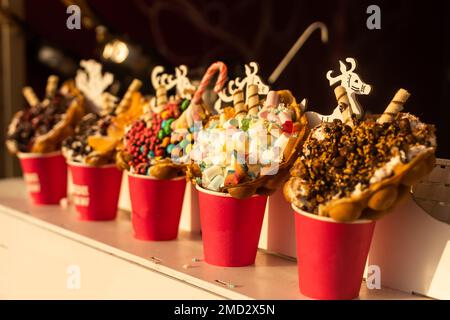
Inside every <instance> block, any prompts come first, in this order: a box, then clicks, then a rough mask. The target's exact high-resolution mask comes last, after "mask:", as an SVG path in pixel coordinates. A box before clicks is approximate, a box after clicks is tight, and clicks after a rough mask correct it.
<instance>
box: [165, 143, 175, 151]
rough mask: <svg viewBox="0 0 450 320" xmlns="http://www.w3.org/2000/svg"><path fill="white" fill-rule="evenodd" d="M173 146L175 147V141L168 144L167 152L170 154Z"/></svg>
mask: <svg viewBox="0 0 450 320" xmlns="http://www.w3.org/2000/svg"><path fill="white" fill-rule="evenodd" d="M173 148H175V145H174V144H173V143H171V144H169V145H168V146H167V149H166V151H167V153H168V154H171V153H172V150H173Z"/></svg>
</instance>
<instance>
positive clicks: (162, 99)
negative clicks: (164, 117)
mask: <svg viewBox="0 0 450 320" xmlns="http://www.w3.org/2000/svg"><path fill="white" fill-rule="evenodd" d="M166 104H167V90H166V87H165V86H160V87H159V88H158V89H156V110H155V112H156V113H160V112H161V111H163V110H164V107H165V106H166Z"/></svg>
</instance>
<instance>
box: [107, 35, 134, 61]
mask: <svg viewBox="0 0 450 320" xmlns="http://www.w3.org/2000/svg"><path fill="white" fill-rule="evenodd" d="M129 53H130V50H129V49H128V45H127V44H126V43H125V42H123V41H120V40H113V41H111V42H109V43H107V44H106V45H105V48H104V49H103V58H104V59H106V60H111V61H112V62H115V63H122V62H124V61H125V60H126V59H127V58H128V55H129Z"/></svg>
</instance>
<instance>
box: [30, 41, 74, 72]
mask: <svg viewBox="0 0 450 320" xmlns="http://www.w3.org/2000/svg"><path fill="white" fill-rule="evenodd" d="M37 56H38V60H39V61H40V62H41V63H43V64H44V65H46V66H48V67H50V68H51V69H54V70H57V71H58V72H59V73H61V74H63V75H65V76H71V75H73V74H74V73H75V72H76V69H77V64H76V63H75V61H74V60H73V59H71V58H69V57H68V56H66V55H65V54H64V53H63V52H62V51H61V50H59V49H56V48H54V47H51V46H48V45H44V46H42V47H40V48H39V49H38V53H37Z"/></svg>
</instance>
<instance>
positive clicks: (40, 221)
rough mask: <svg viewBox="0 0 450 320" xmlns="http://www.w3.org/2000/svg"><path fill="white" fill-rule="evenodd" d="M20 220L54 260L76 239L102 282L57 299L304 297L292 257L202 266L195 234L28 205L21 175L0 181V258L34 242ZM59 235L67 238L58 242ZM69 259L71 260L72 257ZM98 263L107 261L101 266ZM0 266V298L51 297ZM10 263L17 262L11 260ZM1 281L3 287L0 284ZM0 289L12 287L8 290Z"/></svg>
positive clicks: (262, 255)
mask: <svg viewBox="0 0 450 320" xmlns="http://www.w3.org/2000/svg"><path fill="white" fill-rule="evenodd" d="M2 221H3V222H2ZM5 221H6V222H5ZM8 223H9V224H8ZM8 225H9V226H10V227H8ZM20 225H24V226H23V227H24V228H25V226H31V227H32V228H33V229H37V230H38V231H36V232H37V233H36V236H37V237H43V235H44V234H49V235H50V234H51V236H50V237H51V239H52V240H48V241H47V242H46V243H45V246H44V245H43V246H44V247H45V248H41V249H42V250H44V249H45V252H47V253H49V252H50V253H51V256H52V258H54V259H58V257H59V255H61V256H64V254H66V255H67V254H68V252H67V251H68V250H69V249H67V247H68V246H69V243H71V244H73V245H76V246H77V249H76V250H75V249H74V251H77V252H78V251H80V256H83V259H85V260H86V261H85V260H83V261H85V262H86V263H89V264H90V265H91V267H90V269H89V268H88V270H89V272H91V274H89V275H88V276H89V278H90V279H91V281H93V282H95V279H100V280H101V281H102V285H97V286H95V288H94V287H93V288H92V289H91V291H89V290H88V291H86V290H84V293H83V294H80V295H79V296H77V295H74V294H73V293H70V294H67V293H64V290H62V289H61V291H60V293H59V294H61V297H62V298H74V297H75V298H105V297H106V298H111V297H114V298H127V297H129V298H135V299H136V298H171V297H173V298H181V299H182V298H200V299H210V298H219V299H220V298H229V299H306V298H305V297H303V296H302V295H301V294H300V293H299V291H298V283H297V266H296V262H295V261H292V259H285V258H282V257H278V256H275V255H272V254H269V253H266V252H263V251H259V252H258V255H257V259H256V263H255V265H254V266H250V267H244V268H223V267H215V266H211V265H208V264H206V263H205V262H203V261H198V262H193V259H194V258H196V259H199V260H201V259H202V256H203V249H202V242H201V237H200V235H199V234H194V233H188V232H180V235H179V238H178V240H176V241H166V242H144V241H139V240H136V239H134V238H133V236H132V234H131V223H130V220H129V213H126V212H120V214H119V217H118V219H117V220H116V221H110V222H83V221H79V220H77V218H76V214H75V212H74V211H73V209H71V208H69V209H63V208H61V207H59V206H42V207H37V206H32V205H30V204H29V202H28V200H27V195H26V191H25V186H24V183H23V182H22V180H21V179H7V180H1V181H0V261H1V260H3V259H6V257H7V256H8V255H7V254H5V253H4V252H3V253H2V251H8V250H14V248H13V247H14V243H18V242H20V243H22V245H21V250H22V251H23V252H22V255H26V254H27V252H26V251H27V250H28V249H27V248H28V247H27V246H29V248H30V250H34V249H33V248H34V247H33V245H34V242H35V241H36V242H37V243H39V241H40V239H38V238H33V237H32V236H33V235H34V233H33V234H24V232H25V231H22V232H18V231H17V230H19V228H22V227H20ZM11 228H17V230H11ZM6 229H8V230H6ZM27 232H31V231H27ZM33 232H34V231H33ZM49 239H50V238H49ZM8 241H9V242H8ZM5 242H6V243H5ZM59 242H61V243H62V242H64V243H67V244H65V245H64V246H62V245H61V243H59ZM41 247H42V246H41ZM39 248H40V247H39ZM17 250H18V249H17ZM83 250H84V251H86V252H88V251H89V254H87V253H86V254H84V253H83V254H81V252H82V251H83ZM108 256H109V257H110V258H111V257H112V258H113V260H111V261H109V260H108V261H109V262H106V260H105V259H106V257H108ZM87 257H88V258H87ZM37 259H39V258H37ZM80 259H81V258H80ZM52 261H53V260H52V259H49V260H48V262H46V261H39V263H41V264H44V266H45V264H48V270H53V269H52V266H51V264H52ZM55 261H56V260H55ZM67 261H70V256H69V257H68V258H67V259H66V260H65V262H67ZM74 263H77V261H75V262H74ZM105 264H109V265H107V266H106V267H104V266H105ZM0 265H2V267H1V268H2V269H0V298H1V297H21V296H24V297H26V298H41V297H44V298H47V297H53V298H54V297H55V294H56V293H55V294H54V295H50V294H49V295H45V294H44V295H42V294H41V295H39V292H40V293H42V292H45V290H46V289H49V290H50V289H51V287H48V288H45V287H44V288H40V291H39V290H37V289H36V288H35V287H36V286H37V285H41V283H42V279H35V281H34V282H33V278H31V280H30V279H28V278H27V279H28V280H27V282H25V283H24V281H23V279H22V278H21V276H20V274H19V273H18V272H17V270H10V269H8V268H12V266H11V264H10V265H9V266H8V263H6V264H4V263H3V262H0ZM187 265H189V266H187ZM5 266H6V267H5ZM100 266H103V267H100ZM28 267H30V266H28ZM116 267H117V270H116V269H115V268H116ZM136 267H138V269H136ZM3 268H6V269H3ZM15 268H16V269H17V268H18V267H17V265H16V266H15ZM118 270H121V271H120V273H119V275H122V276H121V280H120V281H121V282H124V283H126V282H128V283H129V285H128V287H126V286H125V287H126V288H127V290H128V292H120V291H123V286H121V285H119V284H118V283H117V279H116V278H117V272H118ZM58 272H59V271H58ZM64 272H65V271H62V275H58V277H59V278H58V279H59V280H58V279H57V280H58V281H59V283H63V282H64V281H65V280H64V279H65V278H64V277H65V274H64ZM83 272H84V271H83ZM107 274H111V276H110V277H109V279H111V280H110V282H111V284H108V277H107V276H106V275H107ZM146 274H148V276H149V277H151V278H152V279H153V280H151V281H149V284H148V286H149V287H148V290H146V282H145V281H144V278H146ZM5 275H13V276H15V277H17V278H16V279H7V280H5V279H4V278H5ZM83 275H84V273H83ZM137 275H139V276H137ZM55 276H56V275H54V274H51V273H50V272H47V273H45V274H42V277H44V278H45V277H49V278H54V277H55ZM139 277H141V278H142V281H140V280H139V279H140V278H139ZM155 277H156V278H155ZM83 279H84V278H83ZM100 280H99V281H100ZM217 280H218V281H221V282H225V283H229V284H232V285H233V286H234V287H228V286H226V285H224V284H220V283H218V282H217ZM2 281H4V282H5V283H7V284H9V286H8V285H6V286H2ZM133 281H135V283H136V284H135V286H139V288H135V287H133V285H132V283H134V282H133ZM15 282H17V283H19V282H20V283H21V285H20V287H21V288H23V289H26V291H27V292H23V294H22V295H21V292H17V289H12V288H14V283H15ZM139 282H141V283H139ZM44 283H45V282H44ZM83 283H84V282H83ZM16 287H17V286H16ZM4 288H10V290H15V291H14V294H13V293H12V292H8V291H7V290H6V289H4ZM83 288H84V287H83ZM177 288H178V289H177ZM32 289H33V290H32ZM87 289H89V285H87ZM5 290H6V291H5ZM155 290H156V291H155ZM177 290H179V291H177ZM33 292H36V294H35V295H33V294H32V293H33ZM36 295H38V296H36ZM420 298H421V297H418V296H414V295H410V294H407V293H403V292H400V291H396V290H390V289H382V290H368V289H367V288H366V286H365V284H364V283H363V284H362V287H361V292H360V299H420Z"/></svg>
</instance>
